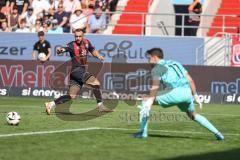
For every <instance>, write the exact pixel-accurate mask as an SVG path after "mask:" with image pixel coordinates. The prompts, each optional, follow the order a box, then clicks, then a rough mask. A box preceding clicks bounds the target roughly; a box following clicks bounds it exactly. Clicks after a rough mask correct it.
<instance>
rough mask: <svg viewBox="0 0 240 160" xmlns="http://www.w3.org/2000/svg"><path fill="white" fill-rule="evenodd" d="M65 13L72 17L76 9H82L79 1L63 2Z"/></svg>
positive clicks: (64, 0)
mask: <svg viewBox="0 0 240 160" xmlns="http://www.w3.org/2000/svg"><path fill="white" fill-rule="evenodd" d="M63 7H64V11H65V12H67V13H68V15H69V16H70V15H71V14H72V13H73V12H74V10H75V9H76V8H80V9H82V6H81V3H80V2H79V0H63Z"/></svg>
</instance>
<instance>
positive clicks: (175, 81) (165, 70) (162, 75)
mask: <svg viewBox="0 0 240 160" xmlns="http://www.w3.org/2000/svg"><path fill="white" fill-rule="evenodd" d="M186 74H187V71H186V69H185V68H184V67H183V66H182V65H181V64H180V63H179V62H176V61H172V60H163V59H161V60H159V61H158V63H157V64H156V65H155V66H154V68H153V69H152V75H153V76H154V77H158V78H159V79H160V81H161V83H162V84H163V85H164V86H165V87H167V88H172V89H173V88H177V87H190V85H189V81H188V79H187V77H186Z"/></svg>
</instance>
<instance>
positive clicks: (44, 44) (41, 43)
mask: <svg viewBox="0 0 240 160" xmlns="http://www.w3.org/2000/svg"><path fill="white" fill-rule="evenodd" d="M39 53H44V54H45V55H46V58H45V59H44V60H41V62H46V61H48V60H49V58H50V56H51V54H52V52H51V45H50V43H49V42H48V41H47V40H45V34H44V32H43V31H40V32H38V41H37V42H36V43H35V44H34V46H33V51H32V59H33V60H38V58H37V57H38V56H37V55H38V54H39Z"/></svg>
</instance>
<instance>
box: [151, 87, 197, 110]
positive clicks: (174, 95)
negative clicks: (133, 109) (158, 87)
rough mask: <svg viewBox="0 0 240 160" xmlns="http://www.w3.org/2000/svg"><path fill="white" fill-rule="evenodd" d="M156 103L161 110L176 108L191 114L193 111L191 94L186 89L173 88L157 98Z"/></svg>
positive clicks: (189, 90) (188, 89)
mask: <svg viewBox="0 0 240 160" xmlns="http://www.w3.org/2000/svg"><path fill="white" fill-rule="evenodd" d="M156 101H157V103H158V104H159V105H160V106H162V107H163V108H167V107H171V106H177V107H178V108H179V109H180V110H181V111H182V112H193V111H194V110H195V108H194V104H193V96H192V92H191V89H190V88H188V87H186V88H183V87H178V88H174V89H172V90H171V91H170V92H168V93H166V94H162V95H159V96H157V97H156Z"/></svg>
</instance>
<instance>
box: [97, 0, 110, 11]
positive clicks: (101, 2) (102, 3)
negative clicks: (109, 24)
mask: <svg viewBox="0 0 240 160" xmlns="http://www.w3.org/2000/svg"><path fill="white" fill-rule="evenodd" d="M94 8H101V9H102V10H103V11H106V10H107V9H108V0H96V2H95V7H94Z"/></svg>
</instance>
